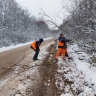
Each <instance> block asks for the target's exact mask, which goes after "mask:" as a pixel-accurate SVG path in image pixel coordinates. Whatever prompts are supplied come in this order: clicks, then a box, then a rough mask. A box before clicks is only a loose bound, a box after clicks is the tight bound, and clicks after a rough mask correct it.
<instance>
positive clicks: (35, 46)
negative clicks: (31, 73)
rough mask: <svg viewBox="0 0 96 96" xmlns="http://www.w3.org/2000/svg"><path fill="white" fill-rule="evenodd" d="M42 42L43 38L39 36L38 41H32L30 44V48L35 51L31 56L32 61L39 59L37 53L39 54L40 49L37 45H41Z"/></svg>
mask: <svg viewBox="0 0 96 96" xmlns="http://www.w3.org/2000/svg"><path fill="white" fill-rule="evenodd" d="M42 42H43V39H42V38H41V39H39V41H34V42H32V44H31V48H32V49H33V50H34V51H35V54H34V56H33V60H34V61H36V60H39V59H38V54H39V51H40V49H39V46H40V45H41V43H42Z"/></svg>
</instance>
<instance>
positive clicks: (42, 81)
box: [0, 38, 96, 96]
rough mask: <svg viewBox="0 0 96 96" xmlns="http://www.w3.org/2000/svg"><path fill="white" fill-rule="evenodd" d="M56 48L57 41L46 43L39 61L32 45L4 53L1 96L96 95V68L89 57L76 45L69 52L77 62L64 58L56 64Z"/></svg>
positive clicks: (47, 41)
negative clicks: (33, 58) (34, 57)
mask: <svg viewBox="0 0 96 96" xmlns="http://www.w3.org/2000/svg"><path fill="white" fill-rule="evenodd" d="M56 49H57V45H56V42H54V38H50V39H48V40H46V41H45V42H44V43H42V46H40V54H39V57H38V58H39V59H40V60H38V61H35V62H34V61H33V60H32V57H33V55H34V51H32V50H31V49H30V45H27V46H24V47H20V48H16V49H12V50H10V51H6V52H3V53H0V56H1V57H2V63H1V57H0V63H1V65H2V66H3V68H2V67H0V68H1V69H2V70H0V96H96V75H95V73H96V67H95V66H92V65H91V64H90V63H88V61H89V59H90V58H89V57H88V55H87V54H85V53H84V52H82V50H81V49H80V48H79V47H78V46H77V45H76V44H72V45H70V46H68V53H69V55H70V56H71V57H73V59H72V60H69V59H68V58H67V57H66V58H65V60H62V58H61V56H60V57H59V61H58V62H54V61H55V60H54V58H55V56H56V52H57V50H56ZM17 50H18V52H19V53H17ZM8 53H11V55H10V56H9V55H8ZM12 53H13V55H12ZM2 54H3V55H2ZM20 55H22V56H20ZM3 56H5V57H6V58H7V57H8V58H9V59H7V60H6V59H4V58H3ZM11 56H12V58H13V59H11V61H10V58H11ZM18 58H19V59H18ZM17 59H18V61H17ZM3 60H6V61H3ZM8 60H9V62H8ZM12 60H13V61H12ZM5 63H6V64H5Z"/></svg>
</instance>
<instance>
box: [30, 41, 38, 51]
mask: <svg viewBox="0 0 96 96" xmlns="http://www.w3.org/2000/svg"><path fill="white" fill-rule="evenodd" d="M36 42H38V41H34V42H32V44H31V46H32V48H33V49H34V50H36ZM39 46H40V43H39V44H38V47H39Z"/></svg>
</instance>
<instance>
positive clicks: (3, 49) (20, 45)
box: [0, 37, 53, 52]
mask: <svg viewBox="0 0 96 96" xmlns="http://www.w3.org/2000/svg"><path fill="white" fill-rule="evenodd" d="M50 38H53V37H49V38H45V39H44V40H48V39H50ZM32 42H33V41H29V42H27V43H23V44H17V45H11V46H8V47H2V48H0V52H4V51H7V50H11V49H14V48H18V47H22V46H25V45H28V44H30V45H31V43H32Z"/></svg>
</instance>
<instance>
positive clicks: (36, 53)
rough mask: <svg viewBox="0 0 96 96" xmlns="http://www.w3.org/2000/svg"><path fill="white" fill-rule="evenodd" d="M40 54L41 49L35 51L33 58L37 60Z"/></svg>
mask: <svg viewBox="0 0 96 96" xmlns="http://www.w3.org/2000/svg"><path fill="white" fill-rule="evenodd" d="M38 54H39V51H37V50H36V51H35V54H34V57H33V60H37V58H38Z"/></svg>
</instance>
